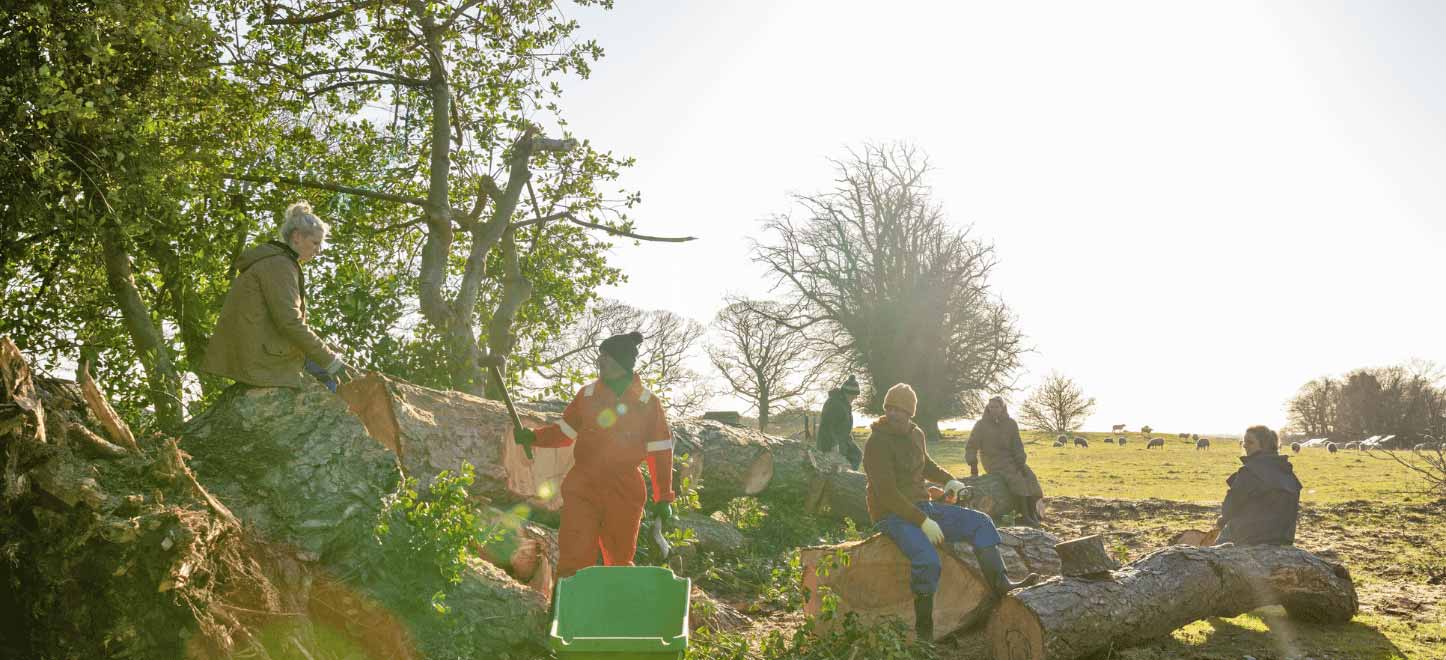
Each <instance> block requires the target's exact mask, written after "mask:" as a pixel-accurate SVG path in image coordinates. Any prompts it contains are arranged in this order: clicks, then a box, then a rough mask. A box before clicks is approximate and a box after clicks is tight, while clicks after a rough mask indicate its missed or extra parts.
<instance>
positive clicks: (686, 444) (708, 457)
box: [672, 421, 773, 511]
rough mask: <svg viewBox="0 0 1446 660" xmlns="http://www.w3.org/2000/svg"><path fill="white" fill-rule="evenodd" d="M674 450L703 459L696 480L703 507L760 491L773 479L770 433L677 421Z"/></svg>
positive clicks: (712, 508) (718, 505)
mask: <svg viewBox="0 0 1446 660" xmlns="http://www.w3.org/2000/svg"><path fill="white" fill-rule="evenodd" d="M672 428H673V453H675V454H678V453H687V454H689V455H690V456H691V457H692V458H693V460H695V461H699V460H701V463H700V465H699V466H698V470H697V471H698V472H699V474H700V475H701V476H700V477H699V478H698V479H697V482H698V484H699V485H700V486H701V487H702V488H701V490H700V492H699V494H698V497H699V500H700V501H701V503H702V505H703V510H704V511H716V510H718V509H721V508H723V505H724V504H727V503H728V500H731V499H733V498H736V497H743V496H746V495H757V494H759V493H761V492H763V489H765V488H767V487H768V484H769V482H770V481H772V479H773V448H772V447H771V446H770V439H769V437H768V436H766V435H764V434H762V433H759V432H758V431H755V430H753V429H746V428H739V427H734V426H728V425H726V424H721V423H718V422H693V421H685V422H675V423H674V424H673V427H672Z"/></svg>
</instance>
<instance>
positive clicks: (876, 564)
mask: <svg viewBox="0 0 1446 660" xmlns="http://www.w3.org/2000/svg"><path fill="white" fill-rule="evenodd" d="M999 531H1000V536H1001V537H1002V538H1003V539H1004V542H1003V543H1001V545H1000V554H1001V555H1003V556H1004V561H1005V566H1006V567H1007V568H1008V569H1009V574H1010V576H1011V577H1012V578H1014V579H1019V578H1022V577H1024V576H1025V575H1027V574H1028V573H1030V572H1035V573H1039V574H1041V575H1055V574H1058V572H1059V557H1058V556H1057V555H1055V554H1054V544H1055V543H1056V542H1057V539H1055V538H1054V537H1053V536H1051V535H1050V534H1048V533H1046V532H1041V531H1039V530H1036V529H1031V528H1004V529H1001V530H999ZM799 556H800V559H801V560H802V562H803V586H804V591H805V593H806V595H807V598H808V600H807V602H806V603H805V604H804V613H806V614H809V615H815V616H816V615H818V614H820V613H821V612H822V611H823V600H824V595H825V589H826V591H827V592H828V593H829V594H831V595H832V596H833V597H836V598H837V599H838V601H837V605H838V610H837V612H838V613H839V614H844V613H847V612H854V613H856V614H857V615H858V616H859V617H860V618H861V619H862V620H863V621H865V622H874V621H882V620H884V619H887V618H889V617H898V618H901V619H903V620H904V621H913V620H914V594H913V592H912V591H910V589H909V560H908V559H907V558H905V557H904V554H903V553H902V552H900V551H899V548H898V546H896V545H894V542H893V541H892V540H890V539H889V538H888V537H887V536H884V535H883V534H875V535H874V536H872V537H869V538H868V539H866V540H864V541H854V542H851V543H844V544H841V545H835V546H821V547H813V548H804V549H802V550H800V551H799ZM844 557H847V565H845V564H844V563H843V558H844ZM940 559H941V560H942V562H943V573H942V577H941V578H940V581H939V591H938V593H936V594H935V595H934V634H935V636H936V637H944V636H946V635H949V634H951V633H953V632H955V631H957V630H962V629H964V628H966V627H969V626H971V625H973V624H975V623H977V622H979V621H980V620H981V619H982V618H983V616H984V615H985V614H986V613H987V612H986V611H985V610H986V606H987V605H988V600H989V594H990V590H989V585H988V583H986V582H985V580H984V576H983V574H981V573H980V572H979V564H978V561H977V560H975V559H974V550H973V548H972V546H970V545H969V544H967V543H955V544H953V545H952V546H950V547H947V548H941V550H940ZM835 620H837V619H835ZM824 625H829V624H827V623H825V624H824ZM1000 657H1008V656H1000Z"/></svg>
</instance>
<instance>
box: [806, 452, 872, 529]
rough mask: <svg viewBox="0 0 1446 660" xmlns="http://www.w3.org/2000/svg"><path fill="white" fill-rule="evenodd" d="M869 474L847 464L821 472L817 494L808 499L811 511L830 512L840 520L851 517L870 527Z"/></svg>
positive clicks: (817, 512)
mask: <svg viewBox="0 0 1446 660" xmlns="http://www.w3.org/2000/svg"><path fill="white" fill-rule="evenodd" d="M868 483H869V478H868V475H865V474H864V473H862V472H859V471H858V470H850V469H848V468H846V467H843V468H839V469H835V470H832V471H828V472H825V473H823V474H822V475H820V486H819V488H818V489H817V491H816V494H815V495H814V496H812V497H809V498H808V499H807V500H806V501H805V502H806V504H805V510H807V511H808V512H809V513H813V514H818V515H824V516H828V517H831V518H834V519H837V520H852V521H853V523H854V526H855V527H857V528H858V529H864V530H866V529H869V528H871V527H872V526H873V521H872V520H870V519H869V502H868V491H867V490H866V489H867V487H868Z"/></svg>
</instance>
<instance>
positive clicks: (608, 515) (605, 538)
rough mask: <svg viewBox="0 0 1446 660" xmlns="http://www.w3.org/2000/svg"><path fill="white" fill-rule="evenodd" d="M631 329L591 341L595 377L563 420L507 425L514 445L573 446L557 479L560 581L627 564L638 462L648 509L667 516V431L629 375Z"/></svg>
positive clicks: (657, 408) (634, 342) (658, 410)
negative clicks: (569, 462) (648, 478)
mask: <svg viewBox="0 0 1446 660" xmlns="http://www.w3.org/2000/svg"><path fill="white" fill-rule="evenodd" d="M642 341H643V336H642V335H641V334H639V333H637V332H630V333H628V334H625V335H615V336H612V337H608V338H607V339H605V340H603V342H602V344H600V345H599V346H598V358H597V369H598V380H597V381H595V382H593V383H592V384H590V385H588V386H587V387H584V388H582V390H581V391H580V392H578V394H577V396H576V397H575V398H573V400H572V402H571V403H569V404H567V408H566V409H565V410H563V411H562V421H560V422H558V423H556V424H550V425H548V426H544V427H541V428H538V429H536V430H535V431H534V430H531V429H523V428H518V429H514V431H513V434H514V439H515V440H516V442H517V443H518V444H521V445H524V446H526V445H531V446H536V447H549V448H556V447H568V446H572V447H574V449H573V459H574V461H575V462H574V464H573V466H572V469H571V470H568V472H567V476H566V477H563V480H562V501H563V504H562V526H561V527H559V528H558V531H557V544H558V560H557V564H558V565H557V577H558V579H559V580H561V579H562V578H565V577H568V576H571V575H572V574H574V573H576V572H578V571H579V570H582V569H583V568H586V567H588V566H592V565H593V564H594V563H596V560H597V554H598V549H599V548H601V549H602V557H603V563H604V564H605V565H607V566H632V565H633V553H634V552H635V551H636V550H637V546H638V529H639V528H640V527H641V526H642V519H643V507H644V505H645V504H646V502H647V497H648V494H647V489H646V488H645V486H644V483H643V473H642V471H641V469H639V465H640V464H641V463H642V462H643V461H644V460H646V461H647V463H648V473H649V474H651V475H652V481H653V505H652V507H651V508H652V514H653V516H654V517H655V518H656V519H657V520H658V522H659V523H662V522H666V521H669V520H671V519H672V518H673V505H672V502H673V434H672V430H671V429H669V428H668V419H667V416H666V415H664V414H663V405H662V403H661V402H660V401H658V397H657V396H654V395H653V393H652V392H649V391H648V389H647V388H646V387H643V384H642V381H640V380H639V379H638V377H637V375H635V374H634V373H633V365H634V363H635V362H636V361H637V359H638V344H640V343H642Z"/></svg>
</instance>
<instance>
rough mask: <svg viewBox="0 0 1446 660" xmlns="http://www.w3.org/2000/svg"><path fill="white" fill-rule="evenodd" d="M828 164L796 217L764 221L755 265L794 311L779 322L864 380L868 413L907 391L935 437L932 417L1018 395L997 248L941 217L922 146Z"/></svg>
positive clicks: (1014, 343) (1015, 337)
mask: <svg viewBox="0 0 1446 660" xmlns="http://www.w3.org/2000/svg"><path fill="white" fill-rule="evenodd" d="M832 162H833V165H834V167H835V169H836V171H837V178H836V180H835V183H834V185H833V187H832V188H830V189H828V190H824V191H822V192H819V193H816V194H811V195H804V194H800V195H794V196H793V201H794V202H795V204H796V206H797V211H798V214H797V217H796V216H795V215H788V214H783V215H778V216H775V217H773V218H772V219H770V220H768V221H767V222H766V224H765V227H764V230H765V232H764V233H765V238H764V239H762V240H760V241H757V242H756V243H755V245H754V258H755V260H756V261H758V262H759V263H761V264H763V265H764V266H766V267H767V268H768V270H769V271H770V272H771V273H772V275H773V276H774V277H775V278H776V283H777V285H778V288H780V289H782V290H783V291H784V292H785V293H787V294H789V295H791V296H793V297H794V298H796V299H797V300H798V301H799V302H800V303H801V304H800V305H799V307H798V309H800V311H799V312H798V313H792V314H789V315H787V316H786V317H779V318H778V320H780V321H782V322H784V323H785V324H787V325H788V326H790V327H793V328H795V329H800V330H803V329H806V330H808V331H809V332H810V335H811V336H812V337H814V338H815V339H814V341H815V342H816V346H815V348H818V349H819V350H821V351H822V352H823V354H824V355H825V357H827V358H831V359H837V360H839V361H840V363H841V364H842V365H843V366H844V367H845V368H849V369H853V370H858V371H862V372H864V373H865V375H866V381H867V386H866V389H865V394H866V398H865V400H866V403H867V407H868V408H869V409H870V410H873V411H879V410H880V409H881V403H882V399H883V394H884V392H885V391H887V390H888V388H889V387H891V386H892V385H894V384H895V383H909V384H911V385H913V386H914V388H915V390H916V391H917V392H918V393H919V410H918V415H917V419H918V421H919V424H920V426H922V427H923V428H924V430H925V432H926V434H928V436H929V437H930V438H931V439H938V437H939V431H938V422H939V420H941V419H949V418H954V417H961V416H965V415H970V414H973V413H975V412H977V411H978V410H980V409H981V407H982V405H981V404H982V403H983V395H984V394H985V393H990V392H1000V391H1006V390H1010V389H1012V388H1013V385H1014V374H1015V372H1016V371H1017V369H1018V367H1019V359H1020V355H1021V354H1022V353H1023V351H1024V350H1026V349H1025V346H1024V344H1023V341H1022V334H1021V332H1020V330H1019V328H1018V325H1017V321H1016V319H1015V317H1014V315H1013V314H1012V313H1011V312H1010V310H1009V308H1008V306H1006V305H1005V304H1004V302H1003V301H1002V300H1001V299H1000V298H999V296H997V295H995V293H994V292H993V291H992V290H991V288H990V284H989V275H990V272H991V271H992V270H993V268H994V265H995V254H994V248H993V246H991V245H989V244H987V243H984V242H982V241H980V240H977V239H974V238H971V237H970V234H969V228H968V227H959V226H956V225H954V224H952V223H950V222H949V221H948V220H947V219H946V218H945V216H944V211H943V209H942V208H941V207H940V206H939V204H938V203H936V202H934V201H933V200H932V198H931V190H930V188H929V187H928V186H927V185H926V184H925V177H926V175H927V174H928V172H929V164H928V160H927V158H926V157H925V156H924V155H923V154H922V153H920V152H919V150H918V149H916V148H914V147H912V146H909V145H907V144H886V145H868V146H865V147H864V148H863V149H862V150H861V151H850V152H849V155H848V157H847V158H844V159H841V160H834V161H832Z"/></svg>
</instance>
